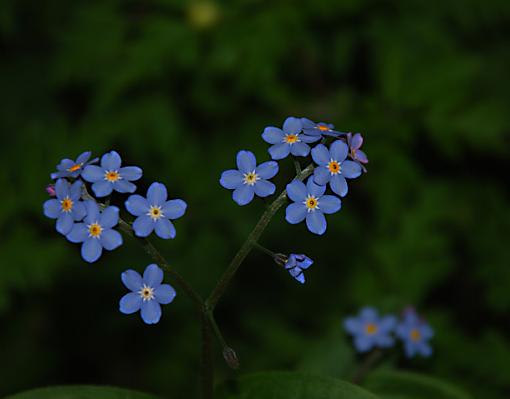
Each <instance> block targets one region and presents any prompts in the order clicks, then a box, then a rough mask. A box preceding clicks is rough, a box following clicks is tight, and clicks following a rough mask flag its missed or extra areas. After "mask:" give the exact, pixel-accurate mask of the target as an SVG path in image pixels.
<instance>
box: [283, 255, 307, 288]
mask: <svg viewBox="0 0 510 399" xmlns="http://www.w3.org/2000/svg"><path fill="white" fill-rule="evenodd" d="M312 264H313V260H311V259H310V258H309V257H308V256H306V255H303V254H299V255H298V254H290V255H289V258H288V259H287V262H285V265H284V267H285V269H287V270H288V272H289V273H290V275H291V276H292V277H294V278H295V279H296V280H297V281H299V282H300V283H301V284H304V283H305V275H304V273H303V270H306V269H308V268H309V267H310V266H311V265H312Z"/></svg>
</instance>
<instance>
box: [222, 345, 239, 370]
mask: <svg viewBox="0 0 510 399" xmlns="http://www.w3.org/2000/svg"><path fill="white" fill-rule="evenodd" d="M223 358H224V359H225V362H227V364H228V366H229V367H230V368H232V369H234V370H237V369H238V368H239V358H238V357H237V353H236V352H235V351H234V350H233V349H232V348H230V347H228V346H227V347H225V349H223Z"/></svg>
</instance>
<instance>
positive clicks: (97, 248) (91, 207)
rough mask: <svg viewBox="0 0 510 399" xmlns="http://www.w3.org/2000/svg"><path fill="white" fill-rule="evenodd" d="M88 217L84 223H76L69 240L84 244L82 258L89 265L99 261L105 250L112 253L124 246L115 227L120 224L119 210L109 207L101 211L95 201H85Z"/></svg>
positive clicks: (68, 237)
mask: <svg viewBox="0 0 510 399" xmlns="http://www.w3.org/2000/svg"><path fill="white" fill-rule="evenodd" d="M85 208H86V210H87V216H86V217H85V220H84V221H83V223H75V224H74V226H73V228H72V229H71V231H70V233H69V234H68V235H67V239H68V240H69V241H71V242H74V243H83V244H82V246H81V256H82V258H83V259H84V260H86V261H87V262H89V263H92V262H95V261H96V260H98V259H99V257H100V256H101V254H102V252H103V248H104V249H106V250H108V251H112V250H114V249H115V248H118V247H119V246H121V245H122V236H121V235H120V233H119V232H118V231H115V230H113V227H115V226H116V225H117V223H118V222H119V208H117V207H116V206H109V207H107V208H105V209H104V210H103V211H100V210H99V207H98V205H97V203H96V202H95V201H93V200H88V201H85Z"/></svg>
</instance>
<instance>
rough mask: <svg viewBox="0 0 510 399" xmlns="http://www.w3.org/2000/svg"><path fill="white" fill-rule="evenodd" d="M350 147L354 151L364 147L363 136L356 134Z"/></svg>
mask: <svg viewBox="0 0 510 399" xmlns="http://www.w3.org/2000/svg"><path fill="white" fill-rule="evenodd" d="M350 145H351V148H352V149H353V150H357V149H359V148H360V147H361V146H362V145H363V136H362V135H361V134H359V133H356V134H355V135H354V136H352V139H351V142H350Z"/></svg>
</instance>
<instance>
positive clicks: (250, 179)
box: [243, 171, 260, 186]
mask: <svg viewBox="0 0 510 399" xmlns="http://www.w3.org/2000/svg"><path fill="white" fill-rule="evenodd" d="M259 180H260V177H259V175H258V174H256V173H255V171H253V172H249V173H245V174H243V184H247V185H248V186H253V185H255V183H257V182H258V181H259Z"/></svg>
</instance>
